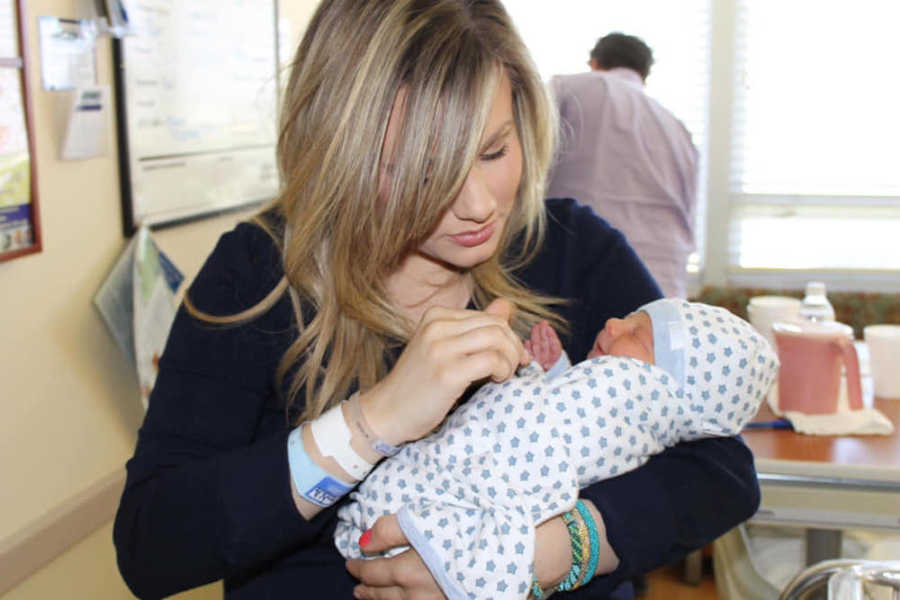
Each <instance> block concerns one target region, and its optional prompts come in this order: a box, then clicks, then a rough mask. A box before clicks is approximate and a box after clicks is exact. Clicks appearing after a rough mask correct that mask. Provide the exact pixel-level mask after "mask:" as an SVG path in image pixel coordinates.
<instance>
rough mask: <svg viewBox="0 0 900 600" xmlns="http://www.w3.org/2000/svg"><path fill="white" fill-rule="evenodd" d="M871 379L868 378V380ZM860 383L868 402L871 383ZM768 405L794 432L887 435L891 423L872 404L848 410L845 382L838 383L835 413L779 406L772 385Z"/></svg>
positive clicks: (864, 398) (776, 388)
mask: <svg viewBox="0 0 900 600" xmlns="http://www.w3.org/2000/svg"><path fill="white" fill-rule="evenodd" d="M870 381H871V380H870ZM870 381H869V382H864V384H863V403H864V404H871V403H872V401H871V397H872V395H871V384H870V385H865V383H870ZM767 401H768V403H769V407H770V408H771V409H772V412H774V413H775V414H776V415H778V416H779V417H784V418H785V419H787V420H789V421H790V422H791V425H793V427H794V431H798V432H800V433H806V434H809V435H890V434H892V433H894V424H893V423H891V421H890V420H889V419H888V418H887V417H886V416H884V413H882V412H881V411H880V410H878V409H877V408H872V407H871V406H869V407H865V408H862V409H860V410H850V408H849V403H848V402H847V385H846V382H843V383H842V384H841V392H840V396H839V397H838V410H837V412H834V413H831V414H827V415H808V414H806V413H801V412H796V411H793V410H788V411H781V410H780V409H779V408H778V385H777V384H776V385H773V386H772V389H771V390H770V391H769V395H768V397H767Z"/></svg>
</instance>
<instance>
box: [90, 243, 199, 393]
mask: <svg viewBox="0 0 900 600" xmlns="http://www.w3.org/2000/svg"><path fill="white" fill-rule="evenodd" d="M183 281H184V275H182V273H181V271H179V270H178V268H177V267H176V266H175V265H174V264H173V263H172V261H171V260H169V257H167V256H166V255H165V254H164V253H163V252H162V251H161V250H160V249H159V247H158V246H157V245H156V242H154V240H153V237H152V236H151V235H150V231H149V230H148V229H147V228H146V227H141V228H140V229H138V231H137V233H135V234H134V236H133V237H132V238H131V241H130V242H129V244H128V246H127V247H126V248H125V251H124V252H122V255H121V256H120V257H119V260H118V261H117V262H116V264H115V266H114V267H113V269H112V271H111V272H110V274H109V276H108V277H107V278H106V281H104V282H103V285H101V286H100V289H99V290H98V291H97V295H96V296H94V304H95V305H96V306H97V308H98V310H99V311H100V314H101V315H102V316H103V320H104V321H105V322H106V325H107V326H108V327H109V330H110V332H111V333H112V336H113V338H114V339H115V340H116V343H117V344H118V346H119V348H120V349H121V350H122V352H123V353H124V354H125V356H127V357H128V360H129V362H131V363H132V364H133V365H134V366H135V369H136V370H137V375H138V381H139V383H140V396H141V403H142V404H143V405H144V409H145V410H146V408H147V405H148V402H149V399H150V392H151V391H152V390H153V384H154V383H155V382H156V374H157V372H158V371H159V357H160V356H161V355H162V351H163V348H164V347H165V345H166V339H167V338H168V336H169V329H171V327H172V321H173V320H174V319H175V312H176V311H177V309H178V302H177V294H178V288H179V287H180V286H181V284H182V282H183Z"/></svg>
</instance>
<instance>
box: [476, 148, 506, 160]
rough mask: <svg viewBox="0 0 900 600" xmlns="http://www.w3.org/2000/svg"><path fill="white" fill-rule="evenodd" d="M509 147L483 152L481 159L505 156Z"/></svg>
mask: <svg viewBox="0 0 900 600" xmlns="http://www.w3.org/2000/svg"><path fill="white" fill-rule="evenodd" d="M508 148H509V147H508V146H503V147H502V148H500V149H499V150H497V151H496V152H490V153H488V154H482V155H481V160H497V159H498V158H503V157H504V156H505V155H506V151H507V149H508Z"/></svg>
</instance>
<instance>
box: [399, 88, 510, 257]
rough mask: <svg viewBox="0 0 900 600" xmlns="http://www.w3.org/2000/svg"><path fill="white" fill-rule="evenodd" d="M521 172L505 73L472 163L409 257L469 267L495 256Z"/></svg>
mask: <svg viewBox="0 0 900 600" xmlns="http://www.w3.org/2000/svg"><path fill="white" fill-rule="evenodd" d="M398 100H401V99H400V98H398ZM401 102H402V100H401ZM394 112H395V113H396V112H397V107H396V105H395V109H394ZM394 117H395V115H394V114H392V115H391V119H390V121H389V122H388V128H387V133H386V135H385V146H386V147H387V148H388V149H390V148H392V147H393V145H394V139H395V138H396V135H397V129H398V128H399V124H398V123H397V121H398V119H395V118H394ZM521 178H522V146H521V143H520V142H519V134H518V131H517V129H516V122H515V118H514V116H513V103H512V85H511V83H510V81H509V77H508V76H507V75H505V74H504V75H503V76H502V78H501V80H500V83H499V85H498V86H497V92H496V93H495V95H494V99H493V101H492V104H491V110H490V114H489V115H488V119H487V125H486V127H485V130H484V134H483V135H482V137H481V144H480V146H479V151H478V156H477V158H476V160H475V162H474V164H473V165H472V169H471V170H470V171H469V173H468V175H467V176H466V180H465V182H464V183H463V186H462V188H461V189H460V191H459V194H458V195H457V196H456V198H455V199H454V201H453V204H452V205H451V206H450V208H448V209H447V211H446V212H445V213H444V215H443V216H442V217H441V220H440V223H439V224H438V226H437V228H435V230H434V232H433V233H432V234H431V235H430V236H429V237H428V239H426V240H425V241H424V242H423V243H422V245H421V246H420V247H419V248H418V250H417V251H416V252H415V253H414V254H415V255H416V256H415V257H409V258H411V259H416V258H418V259H423V260H425V261H427V262H430V263H433V264H436V265H441V266H443V267H450V268H453V269H469V268H472V267H474V266H476V265H479V264H481V263H483V262H485V261H486V260H488V259H489V258H491V256H493V254H494V253H495V252H496V251H497V246H498V245H499V243H500V238H501V237H502V235H503V228H504V227H505V226H506V222H507V220H508V219H509V215H510V212H511V211H512V208H513V204H514V203H515V200H516V194H517V192H518V189H519V183H520V181H521Z"/></svg>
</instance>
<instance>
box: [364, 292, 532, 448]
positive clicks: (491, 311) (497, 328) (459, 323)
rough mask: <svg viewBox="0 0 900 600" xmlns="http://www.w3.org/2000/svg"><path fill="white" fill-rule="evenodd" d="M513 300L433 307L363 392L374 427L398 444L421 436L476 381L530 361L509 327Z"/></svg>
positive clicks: (500, 377) (505, 375)
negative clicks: (476, 307) (482, 307)
mask: <svg viewBox="0 0 900 600" xmlns="http://www.w3.org/2000/svg"><path fill="white" fill-rule="evenodd" d="M512 312H513V305H512V303H510V302H509V301H508V300H503V299H498V300H495V301H494V302H492V303H491V304H490V306H488V307H487V308H486V309H485V310H484V311H475V310H453V309H449V308H442V307H432V308H429V309H428V310H427V311H426V312H425V315H424V316H423V317H422V320H421V322H420V323H419V325H418V327H417V328H416V331H415V332H414V333H413V336H412V338H411V339H410V340H409V343H408V344H407V345H406V348H405V349H404V350H403V353H402V354H401V355H400V358H399V359H398V360H397V364H396V365H394V368H393V369H392V370H391V372H390V373H388V375H387V376H386V377H385V378H384V379H382V380H381V381H380V382H378V383H377V384H376V385H375V386H374V387H372V388H371V389H369V390H367V391H365V392H364V393H362V394H360V404H361V406H362V409H363V412H364V414H365V417H366V420H367V421H368V422H369V424H370V425H371V427H372V429H373V430H374V431H375V432H376V433H378V434H379V435H380V436H381V437H382V439H384V440H385V441H387V442H389V443H391V444H394V445H397V444H400V443H403V442H407V441H410V440H416V439H419V438H421V437H423V436H425V435H426V434H428V432H430V431H431V430H433V429H434V428H435V427H437V425H438V424H440V422H441V421H442V420H443V419H444V417H445V416H446V415H447V412H449V411H450V409H451V408H452V407H453V404H454V403H455V402H456V400H457V399H458V398H459V397H460V396H462V394H463V392H465V391H466V388H467V387H469V385H470V384H472V383H473V382H476V381H479V380H481V379H486V378H488V377H489V378H491V379H492V380H493V381H506V380H507V379H509V378H510V377H512V376H513V374H514V373H515V371H516V369H517V368H518V367H519V365H524V364H527V362H528V355H527V353H526V352H525V348H524V346H523V345H522V341H521V340H520V339H519V338H518V337H517V336H516V334H515V333H513V331H512V329H510V327H509V319H510V317H511V316H512Z"/></svg>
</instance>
